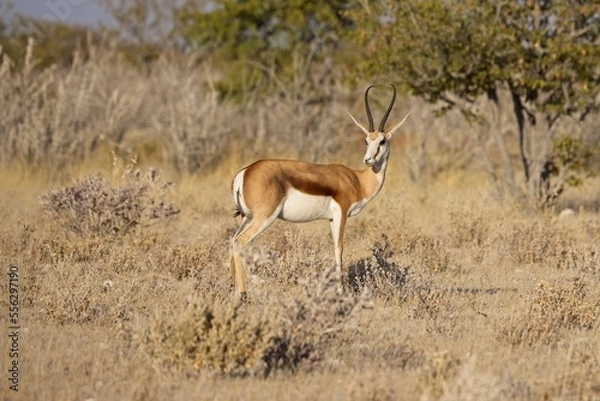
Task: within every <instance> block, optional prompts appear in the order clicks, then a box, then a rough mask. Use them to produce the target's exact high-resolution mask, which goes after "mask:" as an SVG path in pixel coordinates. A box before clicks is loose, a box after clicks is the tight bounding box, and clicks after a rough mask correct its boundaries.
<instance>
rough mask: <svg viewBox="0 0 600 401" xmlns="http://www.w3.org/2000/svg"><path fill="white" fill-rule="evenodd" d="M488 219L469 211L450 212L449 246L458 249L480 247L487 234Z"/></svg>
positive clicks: (488, 228) (481, 214)
mask: <svg viewBox="0 0 600 401" xmlns="http://www.w3.org/2000/svg"><path fill="white" fill-rule="evenodd" d="M489 220H490V219H489V217H487V216H484V215H483V213H481V212H480V213H478V214H474V213H473V212H472V211H471V210H466V209H465V210H460V211H451V212H450V228H451V230H452V231H451V233H450V235H449V236H448V238H449V241H450V245H451V246H453V247H456V248H460V247H464V246H467V247H481V246H483V245H484V242H485V240H486V239H487V237H488V234H489V230H490V227H489Z"/></svg>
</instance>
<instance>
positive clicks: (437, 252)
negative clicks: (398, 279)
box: [393, 231, 450, 273]
mask: <svg viewBox="0 0 600 401" xmlns="http://www.w3.org/2000/svg"><path fill="white" fill-rule="evenodd" d="M393 244H394V245H395V249H396V252H397V254H398V258H399V259H400V260H401V261H402V262H404V261H408V264H409V265H410V266H411V270H412V268H413V267H414V269H415V270H414V271H417V270H419V271H421V270H423V271H428V272H430V273H441V272H444V271H447V270H448V268H449V267H450V253H449V252H448V249H447V247H446V245H445V243H444V242H443V241H442V240H440V239H438V238H435V237H432V236H430V235H428V234H425V233H420V232H418V231H416V232H411V233H410V234H408V233H402V235H400V236H396V237H394V238H393Z"/></svg>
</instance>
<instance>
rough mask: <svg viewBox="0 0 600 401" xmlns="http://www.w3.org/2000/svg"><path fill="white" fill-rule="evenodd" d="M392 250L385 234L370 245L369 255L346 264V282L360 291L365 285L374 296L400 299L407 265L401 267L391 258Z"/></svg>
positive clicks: (403, 294)
mask: <svg viewBox="0 0 600 401" xmlns="http://www.w3.org/2000/svg"><path fill="white" fill-rule="evenodd" d="M393 256H394V251H392V249H391V245H390V242H389V240H388V238H387V236H386V235H383V236H382V238H381V240H380V241H376V242H375V243H374V244H373V246H372V247H371V256H369V257H367V258H362V259H360V260H358V261H356V262H353V263H351V264H350V265H349V266H348V284H349V286H350V288H351V289H352V290H353V291H354V292H355V293H358V292H361V291H362V290H363V288H364V287H365V286H367V287H369V288H370V289H371V292H372V294H373V295H374V296H375V297H381V298H384V299H391V298H395V299H400V300H402V299H403V298H404V297H405V291H403V290H404V284H405V283H406V280H407V276H408V267H403V268H401V267H400V266H398V264H397V263H396V262H394V261H393V260H391V258H393Z"/></svg>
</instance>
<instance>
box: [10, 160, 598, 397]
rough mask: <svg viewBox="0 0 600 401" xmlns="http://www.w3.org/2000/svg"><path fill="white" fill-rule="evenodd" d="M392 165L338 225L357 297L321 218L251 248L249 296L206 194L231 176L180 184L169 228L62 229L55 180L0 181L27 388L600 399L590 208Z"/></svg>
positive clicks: (84, 392) (50, 392)
mask: <svg viewBox="0 0 600 401" xmlns="http://www.w3.org/2000/svg"><path fill="white" fill-rule="evenodd" d="M393 157H394V156H393ZM399 164H400V161H399V160H398V158H396V159H392V166H391V168H392V169H394V168H396V167H397V166H398V165H399ZM224 170H227V168H225V169H224ZM396 171H397V170H396ZM391 173H392V174H391V176H392V177H391V178H392V179H390V181H389V183H388V186H387V187H386V188H385V189H384V191H383V192H382V194H380V196H379V197H378V198H377V199H376V200H374V201H373V204H372V205H369V207H368V208H367V210H365V211H364V212H363V214H361V216H359V217H357V218H354V219H351V220H350V223H349V227H348V233H347V240H346V242H347V253H346V266H347V269H348V270H347V274H348V277H347V279H348V281H349V282H350V283H352V284H353V285H354V288H355V292H353V291H349V292H347V293H346V294H344V295H340V294H338V293H337V291H336V290H335V288H336V286H335V284H332V283H331V281H330V279H329V276H328V275H327V271H328V270H329V269H328V266H330V265H331V259H332V249H330V248H331V246H330V238H329V233H328V227H327V225H326V224H319V223H314V224H306V225H289V224H284V223H277V224H275V225H274V226H273V227H272V228H271V229H270V230H268V231H267V232H265V234H264V235H263V236H262V237H260V238H258V239H257V240H256V241H255V242H253V244H252V246H250V247H248V249H247V250H246V252H245V253H244V254H245V257H246V258H247V264H248V267H249V270H250V288H249V291H250V297H251V303H250V304H245V305H240V304H237V302H236V299H235V297H234V293H233V291H232V290H231V283H230V282H229V279H228V277H227V269H226V260H227V239H228V238H229V236H230V235H231V233H232V231H233V230H234V229H235V227H236V225H237V224H236V222H235V221H234V220H233V219H232V218H231V205H229V203H228V202H224V201H222V200H223V199H228V198H229V194H228V191H229V188H228V185H227V184H222V185H219V186H214V185H213V184H214V182H219V181H221V182H225V183H227V181H228V177H227V175H228V174H229V172H228V171H225V172H216V173H215V174H214V175H212V176H210V177H207V178H205V179H200V178H198V177H187V178H185V177H182V178H180V179H176V180H174V181H175V185H174V186H173V188H172V190H171V195H172V197H173V200H174V202H175V203H176V204H177V205H178V206H179V207H180V208H181V210H182V211H181V214H180V215H179V216H178V217H177V218H176V219H175V220H170V221H167V222H166V223H164V224H162V225H161V224H159V225H155V226H150V227H144V228H143V229H139V230H136V231H134V232H131V233H129V234H128V235H126V236H119V237H116V238H115V237H110V238H109V237H105V236H104V237H103V236H92V237H76V236H71V237H70V239H67V237H65V236H64V235H62V234H61V231H60V227H58V226H57V225H56V224H55V222H54V221H52V220H51V219H48V217H46V216H45V215H44V213H43V211H42V208H41V205H40V204H39V203H38V201H37V200H36V198H37V196H38V195H39V194H40V193H44V192H46V191H47V190H48V189H49V187H50V185H49V184H48V183H47V182H44V180H43V179H40V178H38V176H36V175H33V176H32V175H27V174H24V173H23V174H22V175H21V176H20V177H13V176H9V175H7V174H8V173H3V174H4V175H3V176H4V177H6V179H7V181H6V182H7V183H8V184H10V185H9V188H11V189H10V191H9V192H7V193H5V194H4V195H3V196H2V197H1V198H0V216H1V217H2V223H1V224H2V227H1V230H0V232H1V234H0V244H1V245H0V249H2V254H1V255H0V259H1V261H2V266H3V269H5V270H6V269H8V266H9V264H11V263H14V264H16V265H18V266H19V268H20V273H21V278H20V295H21V316H22V328H23V329H22V333H23V334H22V338H21V340H22V341H21V346H22V354H21V355H20V357H19V358H20V363H21V364H22V367H23V368H22V376H21V387H20V394H19V396H20V397H22V398H23V399H34V398H40V397H46V398H49V399H105V398H109V399H146V400H148V399H150V400H152V399H156V400H159V399H185V398H189V397H192V398H196V399H215V398H219V399H237V398H240V397H241V398H244V399H265V398H267V399H349V398H350V399H383V400H388V399H407V400H409V399H438V400H446V399H467V400H469V399H473V400H475V399H498V400H501V399H523V400H544V399H595V398H598V397H599V396H600V387H598V385H597V383H598V382H599V381H600V363H599V362H598V361H600V354H599V352H598V350H599V349H600V336H599V327H598V325H599V322H598V320H597V316H598V314H599V313H600V292H599V291H598V288H600V286H599V283H598V280H599V279H600V270H599V267H598V266H600V247H599V245H598V243H597V238H598V234H599V232H600V230H599V227H600V218H599V217H598V216H597V215H596V214H594V213H589V212H586V211H584V210H583V211H581V212H579V213H578V214H576V215H575V216H572V217H571V218H570V219H568V220H562V219H557V218H556V217H554V216H550V215H548V216H545V215H539V214H532V213H530V212H527V211H517V210H515V209H514V208H511V207H509V206H506V205H501V204H499V203H495V202H490V201H489V199H488V198H487V196H486V195H485V191H486V189H485V188H484V187H481V188H479V189H477V190H475V191H474V189H473V188H463V187H461V185H458V186H455V187H454V188H453V189H452V190H448V188H447V187H446V186H445V185H444V184H442V183H439V184H437V185H433V186H430V187H429V188H427V189H423V188H419V187H416V186H412V185H409V184H403V185H400V184H401V182H402V181H401V179H400V178H401V177H398V176H397V173H393V171H392V172H391ZM572 196H573V198H575V197H576V194H573V195H572ZM577 196H581V197H582V201H584V200H585V199H584V198H585V197H586V196H587V195H585V194H583V193H582V194H580V195H577ZM399 199H400V201H399ZM17 205H18V206H17ZM465 205H468V206H465ZM382 233H385V236H382ZM470 239H471V240H470ZM0 301H1V302H2V304H1V307H2V308H3V310H7V307H8V306H7V301H8V300H7V299H6V298H3V299H1V300H0ZM3 319H4V317H3ZM4 322H5V321H4ZM3 324H4V323H3ZM4 325H5V324H4ZM59 383H62V384H60V385H59ZM0 391H1V393H2V398H5V397H9V396H10V394H9V391H8V389H7V387H6V386H3V387H2V389H1V390H0Z"/></svg>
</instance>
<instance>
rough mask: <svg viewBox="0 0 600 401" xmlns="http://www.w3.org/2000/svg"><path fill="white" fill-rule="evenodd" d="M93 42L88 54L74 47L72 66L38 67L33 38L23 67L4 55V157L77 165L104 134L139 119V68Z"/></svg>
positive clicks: (0, 149)
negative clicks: (122, 60) (19, 67)
mask: <svg viewBox="0 0 600 401" xmlns="http://www.w3.org/2000/svg"><path fill="white" fill-rule="evenodd" d="M88 46H89V55H90V56H89V58H87V59H86V60H84V59H83V57H81V55H80V54H79V53H75V54H74V55H73V63H72V65H71V66H70V68H69V69H67V70H63V69H59V68H57V67H56V66H51V67H48V68H46V69H44V70H42V71H41V72H38V71H36V70H35V68H34V67H35V65H34V62H33V53H34V51H35V46H34V41H33V40H30V41H29V44H28V47H27V53H26V58H25V62H24V66H23V68H22V69H15V68H13V62H12V61H11V60H10V59H9V58H8V56H6V55H4V56H3V60H2V66H0V92H1V93H2V94H3V96H2V97H1V98H0V108H2V110H3V113H2V115H1V116H0V131H2V132H3V133H4V134H3V135H2V137H1V138H0V162H3V163H6V162H10V161H13V160H17V161H22V162H25V163H27V164H29V165H33V166H40V165H46V164H50V165H52V166H54V168H56V167H61V166H65V165H72V164H73V163H75V162H77V161H82V160H84V158H85V157H86V156H88V155H89V153H90V152H91V151H93V150H94V149H95V148H96V147H97V146H98V145H99V143H100V142H101V141H102V140H103V139H110V140H117V139H118V136H119V135H120V134H121V133H122V132H123V131H124V130H125V129H126V128H127V127H129V126H130V125H132V124H134V121H136V120H137V118H138V117H139V116H140V112H141V110H142V99H143V98H142V97H141V96H137V95H133V93H135V92H137V91H138V89H139V86H140V84H141V83H142V81H140V80H137V81H136V80H135V79H132V78H133V77H134V70H133V69H127V68H124V67H123V64H122V63H121V62H120V61H119V59H118V56H117V54H116V52H110V51H99V49H97V48H95V47H94V46H93V45H92V44H91V43H88ZM120 85H123V86H120ZM125 85H126V87H127V90H125V91H124V90H122V89H123V87H125Z"/></svg>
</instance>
